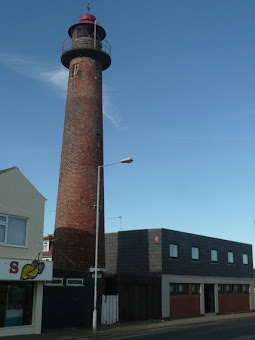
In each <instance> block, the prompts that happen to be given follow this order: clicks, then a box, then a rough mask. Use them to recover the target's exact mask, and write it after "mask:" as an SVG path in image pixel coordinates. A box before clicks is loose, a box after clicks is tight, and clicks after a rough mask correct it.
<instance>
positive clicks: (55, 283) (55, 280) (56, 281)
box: [44, 277, 64, 286]
mask: <svg viewBox="0 0 255 340" xmlns="http://www.w3.org/2000/svg"><path fill="white" fill-rule="evenodd" d="M44 285H45V286H64V279H63V278H60V277H53V279H52V281H45V282H44Z"/></svg>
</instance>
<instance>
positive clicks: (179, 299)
mask: <svg viewBox="0 0 255 340" xmlns="http://www.w3.org/2000/svg"><path fill="white" fill-rule="evenodd" d="M187 288H188V291H187V293H186V294H180V295H179V294H176V295H175V294H170V317H171V318H181V317H187V316H199V315H201V313H200V294H192V292H191V284H188V286H187Z"/></svg>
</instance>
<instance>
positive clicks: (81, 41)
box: [62, 37, 111, 56]
mask: <svg viewBox="0 0 255 340" xmlns="http://www.w3.org/2000/svg"><path fill="white" fill-rule="evenodd" d="M72 48H88V49H95V50H100V51H102V52H104V53H106V54H108V55H109V56H111V45H110V44H109V43H108V42H107V41H106V40H104V41H99V40H96V41H94V39H91V38H87V37H83V38H78V39H75V40H72V39H71V38H67V39H66V40H65V41H64V42H63V44H62V54H63V53H64V52H66V51H68V50H71V49H72Z"/></svg>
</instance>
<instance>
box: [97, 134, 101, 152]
mask: <svg viewBox="0 0 255 340" xmlns="http://www.w3.org/2000/svg"><path fill="white" fill-rule="evenodd" d="M96 149H97V150H100V149H101V136H100V135H99V134H98V135H96Z"/></svg>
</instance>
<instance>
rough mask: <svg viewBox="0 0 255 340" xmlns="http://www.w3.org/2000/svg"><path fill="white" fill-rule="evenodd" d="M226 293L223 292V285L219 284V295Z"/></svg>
mask: <svg viewBox="0 0 255 340" xmlns="http://www.w3.org/2000/svg"><path fill="white" fill-rule="evenodd" d="M223 292H224V291H223V284H220V283H219V284H218V293H220V294H222V293H223Z"/></svg>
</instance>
